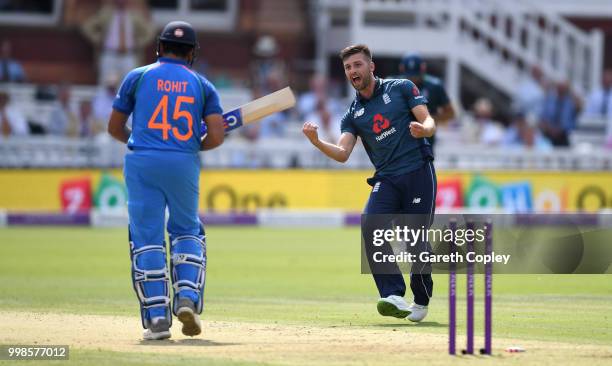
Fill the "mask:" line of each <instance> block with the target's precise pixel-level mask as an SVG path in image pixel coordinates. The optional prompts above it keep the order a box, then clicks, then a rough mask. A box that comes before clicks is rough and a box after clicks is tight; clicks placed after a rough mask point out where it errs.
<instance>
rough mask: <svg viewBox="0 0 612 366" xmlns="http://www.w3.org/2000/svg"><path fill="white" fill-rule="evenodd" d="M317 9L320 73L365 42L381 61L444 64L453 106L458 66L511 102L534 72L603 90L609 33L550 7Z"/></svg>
mask: <svg viewBox="0 0 612 366" xmlns="http://www.w3.org/2000/svg"><path fill="white" fill-rule="evenodd" d="M575 3H576V4H577V6H579V4H580V2H575ZM591 3H592V1H591ZM316 10H317V11H318V17H317V22H316V27H315V28H316V31H317V33H316V34H317V42H318V44H317V58H318V60H319V62H318V63H317V65H318V68H319V70H318V71H320V72H322V73H326V71H327V67H328V64H327V63H326V61H327V58H328V57H329V55H334V56H335V55H337V53H338V51H339V50H340V49H342V48H343V47H345V46H347V45H348V44H354V43H366V44H369V45H370V46H371V47H372V49H373V51H374V53H375V55H378V56H393V57H400V56H401V55H403V54H404V53H405V52H408V51H409V52H418V53H421V54H422V55H423V56H424V57H426V58H442V59H444V60H446V61H447V62H446V64H447V67H446V68H447V69H446V77H445V81H446V84H447V87H448V89H449V93H450V95H451V98H452V99H454V100H458V93H459V83H460V78H461V75H460V70H461V68H460V66H466V67H468V68H470V69H471V70H472V71H473V72H475V73H476V74H477V75H479V76H480V77H482V78H484V79H485V80H486V81H488V82H489V83H490V84H491V85H493V86H495V87H496V88H497V89H499V90H501V91H503V92H505V93H506V94H508V95H512V94H513V93H514V92H515V86H516V81H517V80H519V79H520V78H521V77H523V76H526V75H527V74H528V72H529V67H530V66H533V65H539V66H540V67H541V69H542V70H543V71H544V73H545V75H546V76H547V77H549V78H550V79H553V80H556V81H560V80H567V81H569V82H570V83H571V85H572V86H573V87H574V88H575V89H576V90H577V91H579V92H584V91H589V90H591V89H592V88H593V87H595V86H597V85H598V84H599V81H600V77H601V71H602V65H603V46H604V42H603V33H602V32H601V31H599V30H593V31H591V32H586V31H583V30H581V29H579V28H577V27H576V26H574V25H573V24H572V23H570V22H569V21H567V20H566V19H564V18H563V17H562V16H560V15H559V13H555V11H554V10H555V8H554V7H553V8H548V7H547V3H546V2H544V3H536V2H534V1H527V0H516V1H504V0H352V1H347V0H319V1H318V2H317V3H316Z"/></svg>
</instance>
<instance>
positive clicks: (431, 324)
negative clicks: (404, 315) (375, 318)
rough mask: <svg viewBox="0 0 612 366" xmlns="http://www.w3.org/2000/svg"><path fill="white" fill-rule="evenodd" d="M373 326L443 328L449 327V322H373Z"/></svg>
mask: <svg viewBox="0 0 612 366" xmlns="http://www.w3.org/2000/svg"><path fill="white" fill-rule="evenodd" d="M372 326H373V327H381V328H397V327H419V328H443V327H448V324H446V323H438V322H420V323H412V322H404V323H385V324H372Z"/></svg>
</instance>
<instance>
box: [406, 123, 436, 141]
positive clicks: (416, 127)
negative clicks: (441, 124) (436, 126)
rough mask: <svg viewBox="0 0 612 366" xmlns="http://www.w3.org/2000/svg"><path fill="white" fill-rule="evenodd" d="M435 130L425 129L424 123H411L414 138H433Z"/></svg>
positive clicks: (411, 132)
mask: <svg viewBox="0 0 612 366" xmlns="http://www.w3.org/2000/svg"><path fill="white" fill-rule="evenodd" d="M433 133H434V131H433V129H432V128H427V127H425V126H424V125H423V124H422V123H419V122H415V121H413V122H410V134H411V135H412V137H414V138H417V139H418V138H422V137H431V136H433Z"/></svg>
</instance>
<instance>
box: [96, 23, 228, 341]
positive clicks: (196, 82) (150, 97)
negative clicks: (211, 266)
mask: <svg viewBox="0 0 612 366" xmlns="http://www.w3.org/2000/svg"><path fill="white" fill-rule="evenodd" d="M197 49H198V42H197V38H196V33H195V31H194V30H193V28H192V27H191V25H190V24H188V23H185V22H181V21H174V22H171V23H169V24H167V25H166V26H165V27H164V29H163V30H162V33H161V35H160V36H159V39H158V43H157V55H158V59H157V62H155V63H154V64H151V65H147V66H143V67H139V68H137V69H134V70H132V71H130V72H129V73H128V74H127V76H126V77H125V79H124V80H123V83H122V84H121V87H120V88H119V92H118V94H117V96H116V98H115V101H114V103H113V111H112V114H111V116H110V120H109V122H108V132H109V133H110V134H111V135H112V136H113V137H114V138H115V139H117V140H119V141H121V142H123V143H127V146H128V149H129V151H128V153H127V154H126V156H125V165H124V171H123V174H124V178H125V183H126V185H127V190H128V204H127V206H128V213H129V241H130V257H131V261H132V281H133V285H134V290H135V291H136V295H137V297H138V300H139V302H140V310H141V317H142V325H143V327H144V328H145V331H144V335H143V337H144V339H146V340H157V339H166V338H170V336H171V335H170V326H171V325H172V313H174V315H176V317H177V318H178V320H179V321H181V322H182V323H183V328H182V331H183V334H185V335H187V336H195V335H198V334H200V333H201V331H202V326H201V322H200V319H199V314H201V313H202V308H203V295H204V281H205V277H206V236H205V233H204V227H203V225H202V223H201V222H200V219H199V216H198V194H199V177H200V158H199V155H198V153H199V151H200V150H209V149H213V148H215V147H217V146H219V145H221V144H222V143H223V138H224V127H223V117H222V109H221V106H220V103H219V96H218V94H217V91H216V90H215V87H214V86H213V85H212V84H211V83H210V82H209V81H208V80H206V79H205V78H204V77H203V76H201V75H199V74H197V73H196V72H194V71H192V70H191V65H192V64H193V61H194V59H195V57H196V51H197ZM130 115H132V126H131V129H130V128H128V127H127V126H126V122H127V120H128V117H129V116H130ZM202 120H203V121H204V123H205V125H206V128H207V135H206V137H205V138H204V139H203V132H202V130H203V128H202V123H201V121H202ZM166 209H167V210H168V214H169V217H168V221H167V227H166V228H167V230H168V234H169V241H170V271H169V270H168V268H167V266H166V244H165V241H164V223H165V213H166ZM170 280H171V281H172V287H173V293H174V296H173V298H172V310H171V306H170V305H171V300H170ZM171 311H172V313H171Z"/></svg>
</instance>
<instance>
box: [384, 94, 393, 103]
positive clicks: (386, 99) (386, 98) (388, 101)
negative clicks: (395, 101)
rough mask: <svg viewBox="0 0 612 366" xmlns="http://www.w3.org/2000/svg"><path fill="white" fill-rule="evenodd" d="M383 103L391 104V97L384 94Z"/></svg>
mask: <svg viewBox="0 0 612 366" xmlns="http://www.w3.org/2000/svg"><path fill="white" fill-rule="evenodd" d="M383 102H385V104H389V103H391V97H390V96H389V94H387V93H385V94H383Z"/></svg>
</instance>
